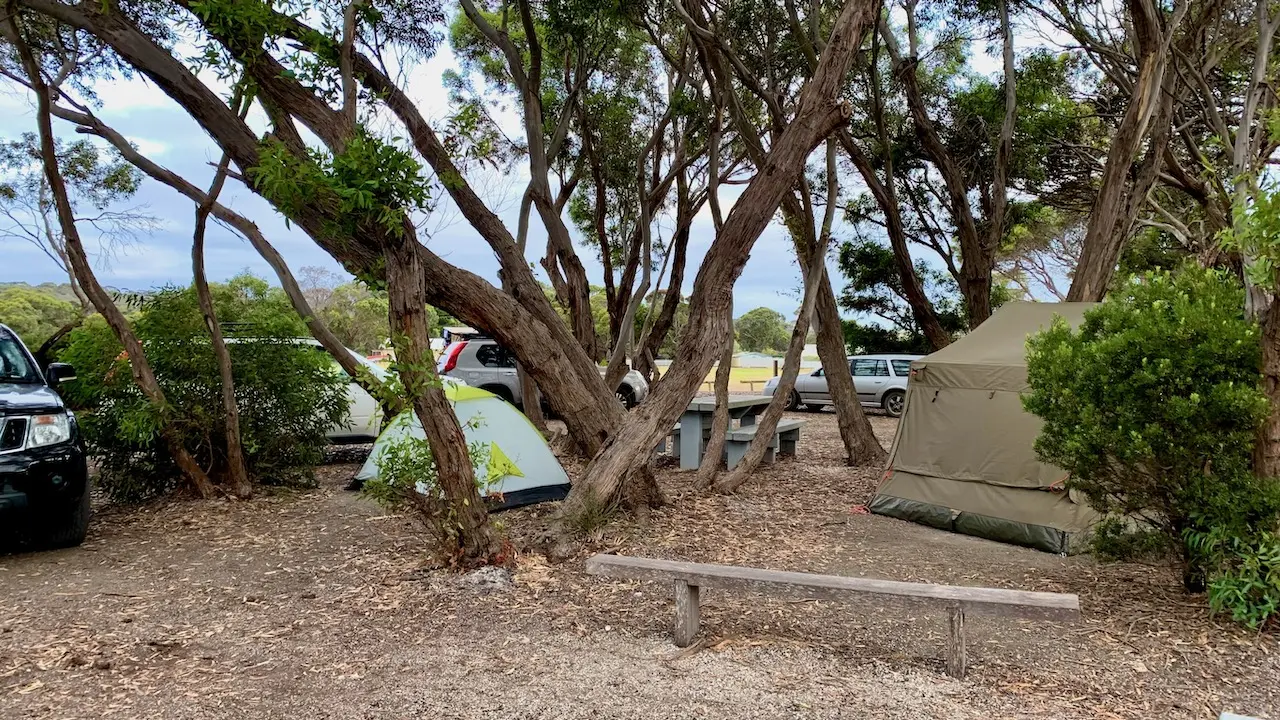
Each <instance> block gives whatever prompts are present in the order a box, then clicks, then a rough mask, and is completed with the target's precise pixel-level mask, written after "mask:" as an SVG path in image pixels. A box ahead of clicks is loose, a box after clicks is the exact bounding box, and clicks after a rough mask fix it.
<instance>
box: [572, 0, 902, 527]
mask: <svg viewBox="0 0 1280 720" xmlns="http://www.w3.org/2000/svg"><path fill="white" fill-rule="evenodd" d="M877 7H878V3H876V2H874V1H871V0H849V2H847V3H846V4H845V6H844V8H843V10H842V11H841V13H840V16H839V17H838V18H837V19H836V22H835V25H834V27H833V29H832V34H831V39H830V41H829V43H828V44H827V48H826V50H825V51H824V52H823V56H822V61H821V62H820V63H819V66H818V69H817V71H816V72H815V73H814V75H813V77H812V78H811V79H810V80H809V81H808V82H807V83H805V86H804V89H803V90H801V92H800V100H799V103H798V104H797V107H796V113H795V117H794V119H793V120H792V121H791V123H790V124H789V125H788V126H787V128H786V130H784V131H783V132H782V133H781V135H780V136H779V137H778V138H777V140H776V141H775V142H774V144H773V145H772V147H771V148H770V152H769V155H768V157H767V158H766V160H765V162H764V163H763V164H762V165H760V166H759V168H758V171H757V173H756V176H755V177H754V178H753V179H752V181H751V182H750V183H749V184H748V185H747V188H746V190H745V191H744V192H743V194H742V195H741V197H739V198H738V201H737V202H736V203H734V205H733V210H732V211H730V213H729V217H728V218H726V219H725V225H724V228H723V230H722V231H721V232H720V233H718V234H717V236H716V239H715V241H714V242H712V244H711V247H710V249H708V251H707V254H706V257H705V259H704V260H703V263H702V267H701V269H700V270H699V272H698V277H697V280H695V281H694V286H693V294H692V296H691V297H690V302H689V306H690V312H689V326H688V328H687V329H686V330H685V332H684V335H683V338H682V340H681V343H680V348H679V350H678V351H677V353H676V358H675V361H674V362H673V363H672V365H671V369H670V370H669V371H668V372H667V374H666V375H665V376H664V378H663V380H662V383H661V385H660V386H659V387H658V389H657V390H655V391H654V392H653V393H652V394H651V395H650V396H649V399H648V400H647V401H646V402H644V403H643V404H641V405H640V406H639V407H637V408H636V409H635V410H633V411H632V413H631V416H632V421H631V422H630V423H628V424H626V425H625V426H623V427H621V428H619V429H618V430H617V432H616V433H614V434H613V436H612V437H610V438H609V442H608V443H607V444H606V445H605V447H604V448H603V449H602V450H601V451H600V453H599V454H598V455H596V457H595V459H593V460H592V462H591V464H590V465H589V466H588V467H587V470H586V473H585V474H584V476H583V478H582V479H581V480H579V481H578V482H577V483H575V484H574V486H573V490H572V492H570V494H569V497H568V498H567V499H566V501H565V504H564V506H563V508H562V512H563V513H564V514H565V515H566V516H569V517H573V516H575V515H577V514H579V513H581V512H582V511H583V510H585V509H589V508H591V507H608V506H610V505H612V504H613V503H614V498H615V497H617V493H618V489H619V486H620V483H621V482H622V480H623V478H625V477H627V476H628V474H629V473H630V472H631V471H632V469H633V468H636V467H638V466H643V465H645V464H646V459H647V458H648V457H649V456H650V455H651V454H652V452H653V448H654V447H656V446H657V444H658V441H659V440H660V439H661V437H662V436H663V435H664V434H665V433H666V432H667V431H668V430H670V428H671V426H672V425H673V424H674V423H675V420H676V418H677V417H679V415H680V413H681V412H682V411H683V410H684V409H685V408H686V407H687V406H688V404H689V400H690V398H692V397H693V395H694V393H695V392H696V391H697V389H698V386H699V385H700V384H701V383H702V381H703V380H704V379H705V378H706V376H707V371H708V370H710V369H711V365H712V363H714V362H715V358H716V357H717V355H719V352H720V351H721V350H723V348H724V345H723V343H725V342H727V340H728V337H729V335H730V328H729V323H728V322H727V320H726V313H728V312H729V309H730V307H731V303H732V298H733V284H734V281H735V280H736V279H737V277H738V275H739V274H741V272H742V267H743V265H744V264H745V263H746V260H747V256H748V255H749V253H750V252H751V248H752V246H753V245H754V244H755V241H756V240H757V239H758V238H759V237H760V233H761V232H763V231H764V229H765V227H767V226H768V224H769V221H770V220H772V219H773V215H774V213H775V212H776V211H777V209H778V205H779V203H781V202H782V198H783V196H784V195H785V194H787V193H788V192H790V190H791V188H792V187H793V186H794V185H795V183H796V181H797V180H798V179H799V177H800V174H801V172H802V171H803V169H804V165H805V161H806V159H807V158H808V157H809V154H810V153H811V152H812V151H813V149H814V148H816V147H817V146H818V144H819V143H821V142H822V141H823V140H824V139H826V137H827V136H828V135H830V134H831V132H832V131H833V130H835V128H837V127H838V126H839V125H840V124H841V123H843V122H844V121H845V120H846V119H847V117H848V114H849V112H850V110H849V106H848V104H847V103H845V102H844V101H843V100H841V99H840V91H841V89H842V88H843V87H844V84H845V78H846V76H847V75H848V73H849V67H850V66H851V65H852V64H853V58H854V56H855V55H856V54H857V51H858V48H859V46H860V45H861V44H862V31H863V30H864V29H865V28H866V27H867V25H868V23H870V22H871V20H872V19H873V18H874V17H875V13H876V8H877Z"/></svg>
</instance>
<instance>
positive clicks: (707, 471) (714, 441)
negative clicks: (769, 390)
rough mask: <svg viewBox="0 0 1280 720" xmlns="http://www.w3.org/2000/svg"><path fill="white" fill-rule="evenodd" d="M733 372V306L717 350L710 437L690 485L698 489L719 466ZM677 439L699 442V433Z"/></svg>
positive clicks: (706, 484) (726, 430)
mask: <svg viewBox="0 0 1280 720" xmlns="http://www.w3.org/2000/svg"><path fill="white" fill-rule="evenodd" d="M732 374H733V306H730V307H729V341H728V342H726V343H725V344H724V352H722V353H720V365H719V367H717V368H716V411H715V413H714V414H713V415H712V416H711V439H710V440H709V441H708V442H707V450H706V452H705V453H704V454H703V455H702V463H701V464H699V465H698V477H697V478H696V479H695V480H694V482H693V485H694V487H696V488H698V489H700V490H701V489H703V488H708V487H711V483H712V481H714V480H715V479H716V473H717V472H718V471H719V470H720V456H721V455H722V454H723V453H724V444H725V441H726V438H725V434H726V433H727V432H729V376H730V375H732ZM680 442H682V443H685V442H695V443H701V442H702V438H700V437H683V436H682V437H681V438H680Z"/></svg>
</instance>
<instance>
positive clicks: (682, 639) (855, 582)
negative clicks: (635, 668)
mask: <svg viewBox="0 0 1280 720" xmlns="http://www.w3.org/2000/svg"><path fill="white" fill-rule="evenodd" d="M587 573H588V574H590V575H600V576H604V577H619V578H627V579H631V580H652V581H667V582H673V583H674V584H675V595H676V622H675V643H676V645H677V646H679V647H688V646H689V645H691V644H692V643H693V638H694V636H695V635H697V634H698V625H699V622H700V613H699V609H698V600H699V595H700V591H701V588H704V587H707V588H717V589H721V590H736V591H742V592H756V593H762V594H765V595H774V596H778V597H794V598H802V599H823V600H852V599H858V598H860V597H864V596H869V598H870V599H874V600H876V601H878V602H883V603H885V604H895V605H898V606H902V607H912V608H918V607H925V608H936V609H939V610H945V611H946V612H947V613H948V616H949V618H950V624H949V631H948V638H947V674H948V675H951V676H952V677H956V678H963V677H964V674H965V665H966V657H965V632H964V618H965V615H966V614H973V615H989V616H995V617H1008V618H1025V619H1031V620H1053V621H1067V622H1070V621H1075V620H1078V619H1079V618H1080V599H1079V598H1078V597H1077V596H1075V595H1070V594H1065V593H1050V592H1030V591H1025V590H1003V589H998V588H981V587H965V586H959V585H931V584H927V583H912V582H898V581H895V580H873V579H869V578H853V577H842V576H839V575H815V574H811V573H801V572H785V571H780V570H761V569H759V568H749V567H738V566H735V565H711V564H706V563H692V562H676V561H671V560H654V559H651V558H639V557H623V556H621V555H607V554H600V555H596V556H594V557H592V558H590V559H588V560H587Z"/></svg>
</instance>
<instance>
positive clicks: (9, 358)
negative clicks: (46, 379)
mask: <svg viewBox="0 0 1280 720" xmlns="http://www.w3.org/2000/svg"><path fill="white" fill-rule="evenodd" d="M0 382H11V383H35V382H40V375H39V374H38V373H36V369H35V366H33V365H32V364H31V361H29V360H28V359H27V353H26V352H25V351H23V349H22V345H20V344H18V338H16V337H14V336H13V335H11V334H9V333H8V332H5V331H3V330H0Z"/></svg>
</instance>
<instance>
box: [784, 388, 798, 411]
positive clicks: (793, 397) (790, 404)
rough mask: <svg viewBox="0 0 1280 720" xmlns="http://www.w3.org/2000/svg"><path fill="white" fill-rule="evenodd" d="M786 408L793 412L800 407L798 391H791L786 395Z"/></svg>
mask: <svg viewBox="0 0 1280 720" xmlns="http://www.w3.org/2000/svg"><path fill="white" fill-rule="evenodd" d="M787 409H788V410H791V411H793V412H794V411H796V410H799V409H800V393H798V392H796V391H795V390H792V391H791V394H790V395H788V396H787Z"/></svg>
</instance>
